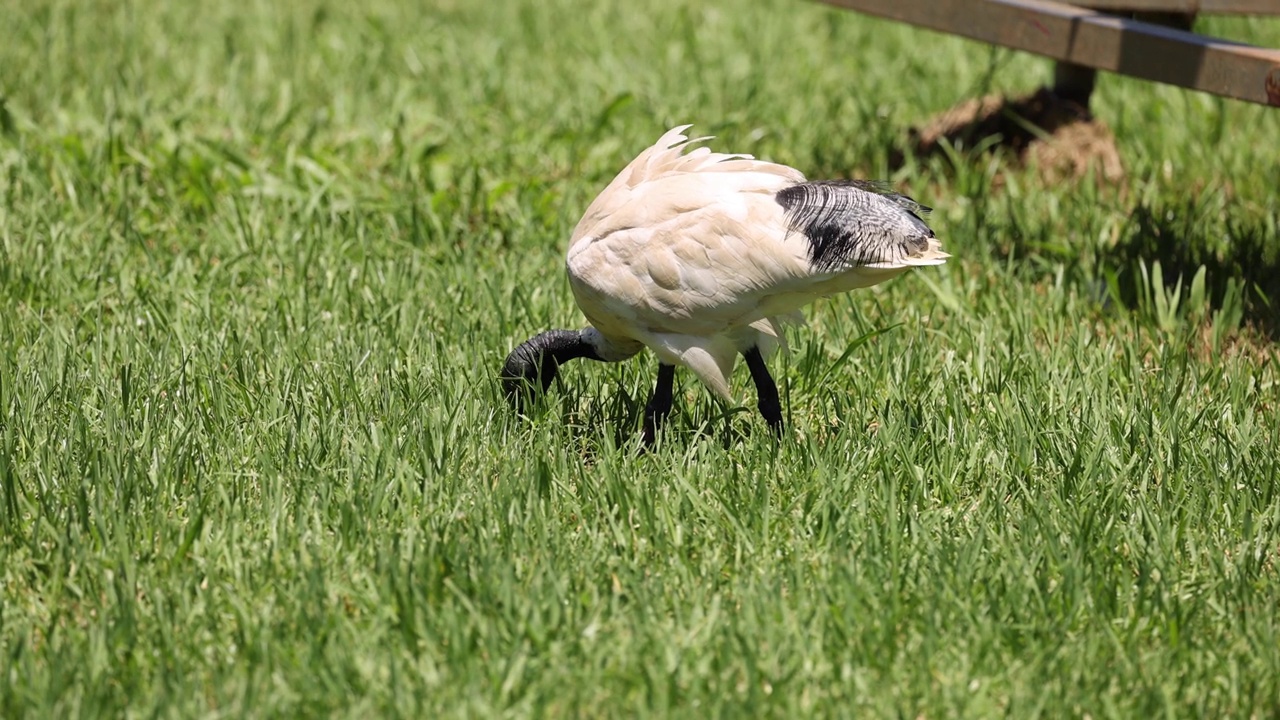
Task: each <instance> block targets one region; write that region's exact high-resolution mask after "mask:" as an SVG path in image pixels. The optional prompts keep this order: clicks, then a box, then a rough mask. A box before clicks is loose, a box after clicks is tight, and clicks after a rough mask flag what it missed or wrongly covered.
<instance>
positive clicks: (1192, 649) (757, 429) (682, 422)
mask: <svg viewBox="0 0 1280 720" xmlns="http://www.w3.org/2000/svg"><path fill="white" fill-rule="evenodd" d="M1199 29H1201V30H1206V31H1208V32H1211V33H1215V34H1220V35H1224V36H1229V37H1232V38H1234V39H1239V40H1244V41H1249V42H1254V43H1257V44H1262V45H1268V46H1271V47H1280V19H1276V20H1255V21H1248V20H1242V19H1234V20H1233V19H1209V20H1207V21H1204V22H1202V23H1201V25H1200V26H1199ZM1049 72H1050V66H1049V64H1048V63H1047V62H1045V61H1042V60H1039V59H1035V58H1032V57H1029V56H1026V55H1020V54H1016V53H1012V52H1006V51H994V50H991V49H990V48H988V47H986V46H983V45H978V44H974V43H969V42H965V41H961V40H958V39H954V38H949V37H944V36H941V35H936V34H932V33H926V32H923V31H918V30H914V29H911V28H908V27H904V26H899V25H895V24H891V23H886V22H880V21H875V20H871V19H868V18H865V17H861V16H857V15H854V14H850V13H844V12H840V11H838V10H834V9H830V8H827V7H824V6H818V5H815V4H809V3H806V2H800V1H799V0H768V1H765V2H760V1H758V0H704V1H699V2H694V1H692V0H653V1H652V2H645V3H638V2H617V1H614V0H607V1H604V2H591V3H587V2H572V1H570V0H510V1H503V2H485V3H470V2H460V1H456V0H434V1H432V0H429V1H428V2H427V3H410V2H404V1H403V0H368V1H367V2H364V3H339V2H333V1H332V0H298V1H297V2H285V3H269V2H262V1H251V2H233V1H232V0H210V1H209V2H200V3H197V2H165V1H164V0H124V1H123V2H106V1H105V0H91V1H87V2H77V1H75V0H0V198H2V200H0V408H2V414H0V658H2V660H0V716H4V717H6V718H18V717H102V716H105V717H120V716H126V717H217V716H229V717H242V716H247V717H298V716H337V717H385V716H408V717H508V716H509V717H529V716H536V717H575V716H590V717H626V716H676V717H743V716H764V717H780V718H795V717H807V716H861V717H885V716H897V717H928V718H938V717H990V716H995V715H1008V716H1012V717H1020V718H1021V717H1034V716H1050V717H1055V716H1081V717H1083V716H1089V717H1093V718H1101V717H1155V716H1181V717H1274V716H1275V715H1277V714H1278V713H1280V570H1278V569H1277V560H1278V558H1280V451H1277V448H1278V447H1280V409H1278V405H1280V370H1278V368H1277V361H1278V360H1280V353H1278V352H1277V347H1278V346H1277V345H1276V342H1277V337H1278V331H1277V323H1276V322H1275V316H1276V315H1275V313H1276V312H1277V304H1278V302H1280V281H1277V278H1278V277H1280V228H1278V222H1280V221H1278V220H1277V218H1278V217H1280V190H1277V188H1280V152H1277V148H1280V110H1275V109H1268V108H1261V107H1255V106H1250V105H1246V104H1243V103H1236V102H1230V101H1225V100H1219V99H1216V98H1213V97H1210V96H1206V95H1200V94H1196V93H1189V92H1185V91H1182V90H1177V89H1173V88H1168V87H1161V86H1153V85H1149V84H1146V83H1142V82H1139V81H1135V80H1129V79H1124V78H1118V77H1115V76H1104V77H1103V78H1102V79H1101V82H1100V84H1099V89H1098V94H1097V96H1096V98H1095V104H1094V107H1095V110H1096V111H1097V113H1098V115H1099V116H1100V117H1101V118H1103V119H1104V120H1105V121H1106V122H1107V123H1108V124H1109V125H1110V126H1111V128H1112V129H1113V130H1114V132H1115V134H1116V136H1117V138H1118V139H1119V146H1120V152H1121V157H1122V160H1123V163H1124V167H1125V171H1126V176H1125V178H1124V180H1123V181H1120V182H1117V183H1099V182H1095V181H1093V180H1092V179H1091V178H1085V179H1083V180H1080V181H1078V182H1047V181H1045V180H1042V179H1041V176H1040V175H1039V174H1038V172H1037V171H1036V169H1035V168H1027V167H1022V166H1020V165H1019V164H1018V163H1017V162H1015V160H1014V159H1013V158H1011V157H1009V156H1008V155H1005V154H999V153H997V154H990V153H984V152H981V151H980V148H978V149H975V148H967V147H958V148H954V149H953V150H952V151H949V152H947V153H943V154H939V155H933V156H930V157H921V156H915V155H913V154H911V153H908V154H907V156H906V157H905V158H904V159H903V160H902V161H901V162H898V161H896V151H897V149H899V148H901V147H903V146H904V143H905V141H906V138H907V137H908V133H909V129H910V128H911V127H913V126H915V125H918V124H920V123H923V122H925V121H926V120H927V119H928V118H929V117H931V116H932V115H934V114H936V113H938V112H940V111H942V110H944V109H946V108H948V107H950V106H952V105H954V104H956V103H958V102H960V101H962V100H964V99H966V98H969V97H974V96H977V95H981V94H983V93H987V92H1008V93H1014V94H1018V93H1022V92H1025V91H1028V90H1030V89H1033V88H1034V87H1035V86H1036V85H1037V84H1038V83H1040V82H1042V81H1044V80H1045V79H1046V78H1047V77H1048V76H1049ZM685 122H692V123H696V124H697V125H696V127H695V128H694V130H695V131H699V132H701V133H706V134H714V135H717V136H718V138H717V140H715V141H714V145H715V147H716V148H717V149H722V150H731V151H739V152H750V153H754V154H756V155H758V156H761V157H766V158H769V159H772V160H777V161H781V162H785V163H788V164H792V165H794V166H796V167H798V168H800V169H801V170H803V171H804V172H805V173H806V174H808V175H809V176H810V177H815V178H816V177H882V178H887V179H889V180H891V181H892V182H893V183H894V184H895V185H896V186H897V187H899V188H900V189H902V190H904V191H907V192H910V193H911V194H913V195H915V196H916V197H917V198H918V199H920V200H921V201H922V202H925V203H926V204H928V205H932V206H934V207H935V208H936V210H935V212H934V214H933V216H932V223H933V226H934V228H935V229H936V231H937V233H938V235H939V236H940V237H941V238H943V240H944V242H945V244H946V248H947V249H948V250H949V251H950V252H951V253H952V254H953V256H954V257H953V259H952V260H951V261H950V262H949V263H948V264H947V265H946V266H944V267H942V268H928V269H925V270H922V271H918V272H914V273H912V274H909V275H906V276H903V277H901V278H899V279H897V280H894V281H893V282H891V283H889V284H886V285H884V286H880V287H877V288H874V289H871V290H866V291H860V292H857V293H854V294H851V295H847V296H841V297H837V298H833V299H831V300H829V301H824V302H821V303H818V304H817V305H815V306H814V307H812V308H811V309H810V311H809V313H808V316H809V326H808V327H807V328H804V329H800V330H797V331H795V332H794V333H792V335H791V338H790V339H791V352H790V354H789V355H787V356H786V357H778V358H776V359H775V360H774V362H773V363H772V365H773V369H774V374H775V376H776V377H777V378H778V380H779V385H780V387H781V388H782V394H783V404H784V412H785V414H786V415H787V417H788V420H789V423H790V424H789V430H788V433H787V436H786V438H785V439H784V440H783V441H782V442H781V443H775V441H774V439H773V437H772V436H771V435H770V433H769V432H768V430H767V427H766V426H765V425H764V423H763V422H762V421H761V420H760V418H759V417H758V416H757V415H756V414H755V413H754V404H755V403H754V393H753V390H752V386H751V384H750V380H749V377H748V375H747V373H746V371H745V369H743V368H741V367H740V368H739V372H738V374H737V376H736V377H735V387H736V388H737V389H738V391H739V392H740V397H741V398H742V405H741V406H740V407H736V408H726V407H725V406H723V405H722V404H720V403H718V402H716V401H715V400H713V399H712V398H711V396H710V394H709V393H708V392H707V391H706V390H705V389H704V388H702V387H701V386H700V385H698V384H697V382H696V381H695V380H694V379H693V378H692V376H691V374H689V373H687V372H682V373H679V374H678V376H677V377H678V386H677V400H676V414H675V415H674V416H673V418H672V422H671V424H670V427H669V429H668V432H666V434H665V435H664V436H663V437H662V439H661V443H660V446H659V448H658V449H657V451H656V452H653V453H649V454H645V455H639V454H637V452H636V449H637V440H638V432H639V423H640V416H641V412H642V409H643V404H644V400H645V397H646V395H647V393H648V392H649V391H650V389H651V387H652V384H653V380H654V376H655V370H656V361H655V360H654V359H653V356H652V355H644V356H641V358H640V359H637V360H635V361H632V362H630V363H627V364H622V365H603V364H596V363H580V364H575V365H570V366H566V368H565V372H564V373H563V375H562V380H561V381H559V382H558V383H557V385H556V387H554V388H553V389H552V391H551V392H550V393H549V394H548V395H547V397H546V398H545V399H544V401H543V402H541V403H540V404H539V405H538V406H537V407H536V408H534V409H533V410H532V411H531V412H530V417H528V418H519V417H516V416H515V415H513V413H512V412H511V411H509V410H508V409H507V407H506V405H505V403H504V402H503V398H502V395H501V393H500V390H499V387H498V383H497V371H498V368H499V367H500V366H501V363H502V360H503V358H504V357H505V355H506V353H507V352H508V351H509V350H510V349H511V348H512V347H514V345H515V344H516V343H518V342H520V341H522V340H524V339H525V338H527V337H529V336H530V335H533V334H534V333H536V332H539V331H541V330H545V329H548V328H551V327H580V326H581V325H582V323H583V322H584V321H583V319H582V318H581V316H580V314H579V313H578V311H577V310H576V308H575V306H574V304H573V299H572V296H571V293H570V291H569V287H568V283H567V282H566V280H565V277H564V271H563V264H564V260H563V255H564V250H565V247H566V244H567V241H568V238H569V234H570V232H571V230H572V228H573V225H574V224H575V223H576V222H577V219H578V217H579V216H580V214H581V213H582V211H583V209H584V208H585V207H586V204H587V203H588V202H589V201H590V200H591V198H592V197H593V195H594V194H595V193H596V192H598V191H599V190H600V189H601V188H602V187H603V186H604V185H605V184H606V183H607V182H608V181H609V179H610V178H611V177H612V176H613V175H614V173H616V172H617V171H618V170H619V169H620V168H621V167H622V166H623V165H624V164H625V163H626V162H627V161H628V160H629V159H630V158H631V157H632V156H634V154H635V153H636V152H638V151H639V150H640V149H642V148H643V147H645V146H647V145H648V144H649V143H651V142H653V140H655V139H656V138H657V137H658V135H660V134H661V133H662V131H663V130H665V129H666V128H668V127H670V126H672V125H676V124H680V123H685ZM1157 261H1158V263H1159V269H1157ZM1200 267H1204V268H1205V270H1204V274H1203V275H1201V276H1200V280H1199V281H1198V282H1197V281H1194V278H1195V276H1196V273H1197V270H1198V269H1199V268H1200Z"/></svg>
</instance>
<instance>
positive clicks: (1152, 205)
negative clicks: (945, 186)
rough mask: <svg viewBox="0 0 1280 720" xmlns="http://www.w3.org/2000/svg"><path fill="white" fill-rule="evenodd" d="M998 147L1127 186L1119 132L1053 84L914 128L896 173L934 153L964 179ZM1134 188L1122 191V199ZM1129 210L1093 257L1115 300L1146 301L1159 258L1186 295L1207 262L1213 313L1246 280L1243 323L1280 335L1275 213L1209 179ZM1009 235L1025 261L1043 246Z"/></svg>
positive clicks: (894, 163) (1041, 164)
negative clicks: (1145, 283) (1146, 282)
mask: <svg viewBox="0 0 1280 720" xmlns="http://www.w3.org/2000/svg"><path fill="white" fill-rule="evenodd" d="M992 152H997V153H1000V152H1003V153H1008V154H1009V157H1010V159H1011V160H1012V161H1013V162H1014V164H1015V167H1018V166H1031V167H1034V168H1035V170H1036V171H1037V172H1038V174H1039V175H1040V178H1041V180H1042V181H1044V182H1047V183H1055V182H1059V181H1063V180H1066V181H1069V182H1079V181H1085V180H1086V179H1087V178H1088V177H1090V176H1092V178H1093V180H1094V181H1095V182H1098V183H1099V186H1100V187H1103V186H1105V187H1112V188H1116V187H1122V186H1123V183H1124V180H1123V178H1124V171H1123V168H1121V166H1120V160H1119V154H1118V152H1117V150H1116V147H1115V142H1114V138H1113V136H1112V135H1111V133H1110V131H1109V130H1108V129H1107V128H1106V126H1105V125H1103V124H1101V123H1100V122H1098V121H1096V120H1094V119H1093V118H1092V116H1091V115H1090V114H1089V112H1088V110H1087V109H1086V108H1084V107H1082V106H1080V105H1077V104H1076V103H1073V102H1071V101H1069V100H1064V99H1061V98H1058V97H1057V96H1056V95H1054V93H1053V92H1052V91H1050V90H1048V89H1044V88H1042V89H1040V90H1039V91H1037V92H1035V93H1032V94H1030V95H1028V96H1025V97H1023V98H1010V99H1005V98H1001V97H999V96H995V95H992V96H987V97H984V98H982V99H978V100H969V101H966V102H964V103H962V104H961V105H958V106H956V107H955V108H953V109H952V110H949V111H947V112H945V113H943V114H942V115H939V116H938V117H937V118H934V119H932V120H930V121H929V122H928V123H926V124H925V125H924V126H923V128H913V129H912V131H911V134H910V135H909V136H908V137H907V138H906V139H905V142H904V143H903V145H902V147H900V148H898V149H896V150H895V151H894V152H893V153H892V154H891V157H890V163H891V167H892V168H893V169H894V170H897V169H899V168H901V167H902V166H903V164H904V163H905V162H906V160H907V158H908V157H913V158H915V159H916V160H917V161H918V162H920V163H921V164H922V165H923V164H932V165H934V166H939V164H938V163H929V162H928V161H929V159H930V158H934V157H936V156H946V160H945V161H944V162H942V163H941V164H940V167H943V168H946V167H948V166H952V168H953V171H954V172H956V173H957V174H956V177H959V176H963V175H964V174H965V172H964V171H963V170H961V169H960V168H958V167H955V164H956V163H960V164H962V165H968V164H970V163H973V167H975V168H976V167H977V165H976V163H977V162H978V161H979V160H980V158H984V157H986V156H988V155H989V153H992ZM1007 170H1008V168H1006V169H1005V170H1002V171H1001V172H998V173H996V175H995V177H993V178H992V180H991V182H990V184H989V186H988V188H989V190H990V191H992V192H999V191H1000V188H1001V187H1002V186H1003V182H1002V180H1001V174H1002V173H1003V172H1006V171H1007ZM944 172H947V171H945V170H944ZM948 174H950V173H948ZM1127 194H1128V193H1127V192H1126V190H1123V189H1122V190H1121V191H1120V197H1121V198H1123V197H1124V196H1125V195H1127ZM1129 213H1130V215H1129V219H1128V222H1127V223H1126V225H1125V227H1124V229H1123V232H1122V233H1121V234H1120V240H1119V242H1118V243H1117V244H1116V245H1115V246H1113V247H1112V248H1110V249H1107V250H1101V251H1099V253H1100V254H1099V255H1098V256H1096V257H1095V258H1094V259H1095V261H1096V262H1095V263H1093V270H1092V272H1094V273H1096V275H1098V276H1099V277H1101V276H1105V275H1108V274H1110V275H1112V276H1114V277H1115V280H1116V283H1115V286H1114V288H1113V295H1116V296H1117V297H1114V298H1113V299H1114V300H1116V301H1118V302H1120V303H1121V304H1123V305H1124V306H1125V307H1127V308H1130V309H1134V308H1137V307H1139V306H1140V304H1141V298H1140V294H1141V292H1142V281H1141V276H1142V271H1141V269H1140V266H1143V265H1145V266H1146V267H1148V268H1149V267H1151V266H1152V265H1153V264H1154V263H1155V262H1159V263H1160V266H1161V268H1162V270H1163V277H1164V280H1165V285H1166V288H1164V289H1169V290H1171V289H1172V288H1173V287H1174V286H1175V285H1176V284H1177V282H1178V279H1179V278H1181V279H1182V288H1183V294H1184V296H1185V295H1186V293H1187V291H1188V288H1189V286H1190V284H1191V280H1192V278H1193V277H1194V276H1195V274H1196V273H1197V271H1198V270H1199V269H1200V267H1202V266H1203V267H1204V268H1205V290H1206V298H1207V301H1208V304H1209V308H1208V309H1212V310H1218V309H1221V308H1222V306H1223V301H1224V298H1225V297H1226V296H1227V294H1228V290H1229V287H1230V285H1231V284H1232V283H1233V282H1234V283H1235V284H1236V285H1238V286H1239V285H1242V286H1243V288H1244V302H1243V311H1244V313H1243V321H1244V323H1245V324H1247V325H1249V326H1251V327H1253V328H1254V329H1255V330H1256V331H1257V332H1258V333H1259V334H1260V335H1261V336H1262V337H1263V338H1264V339H1266V340H1268V341H1272V342H1275V341H1277V340H1280V231H1278V230H1277V221H1276V219H1275V218H1271V217H1268V216H1267V214H1266V212H1265V211H1258V210H1257V209H1255V208H1248V207H1247V206H1244V205H1242V204H1241V203H1240V202H1238V201H1236V200H1235V199H1234V198H1233V197H1232V194H1231V193H1230V191H1226V190H1223V189H1221V188H1213V187H1212V186H1209V187H1206V186H1205V183H1203V182H1197V183H1190V182H1184V183H1183V184H1181V185H1174V186H1172V187H1169V188H1165V189H1163V190H1162V192H1161V193H1159V194H1156V196H1155V197H1153V198H1150V199H1145V198H1144V199H1138V200H1136V204H1134V205H1133V206H1132V208H1130V210H1129ZM1009 241H1010V242H1011V243H1012V248H1011V249H1012V250H1013V252H1014V254H1015V255H1016V256H1017V257H1022V258H1025V257H1036V256H1038V255H1041V254H1042V252H1043V249H1042V248H1040V247H1039V246H1037V245H1036V244H1035V243H1033V242H1028V241H1027V239H1026V238H1024V237H1022V236H1019V235H1016V234H1015V235H1014V236H1013V237H1010V238H1009ZM1006 250H1007V249H1006ZM996 252H997V253H999V254H1000V255H1002V256H1004V255H1006V254H1007V252H1006V251H1002V250H997V251H996ZM1002 259H1006V258H1004V257H1002ZM1061 259H1064V260H1067V261H1068V262H1070V260H1069V259H1067V258H1061ZM1078 259H1079V258H1078V257H1077V260H1078Z"/></svg>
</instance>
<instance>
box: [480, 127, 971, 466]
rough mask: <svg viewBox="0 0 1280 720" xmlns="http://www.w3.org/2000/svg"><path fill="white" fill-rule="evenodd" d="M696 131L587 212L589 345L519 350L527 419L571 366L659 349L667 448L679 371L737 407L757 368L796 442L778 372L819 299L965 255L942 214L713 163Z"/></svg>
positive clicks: (653, 410)
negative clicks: (777, 362) (737, 372)
mask: <svg viewBox="0 0 1280 720" xmlns="http://www.w3.org/2000/svg"><path fill="white" fill-rule="evenodd" d="M690 127H692V126H690V125H682V126H680V127H676V128H673V129H671V130H669V131H668V132H666V133H665V134H663V135H662V137H660V138H659V139H658V141H657V142H656V143H654V145H653V146H652V147H649V148H648V149H646V150H644V151H643V152H641V153H640V155H639V156H637V157H636V159H634V160H632V161H631V163H630V164H628V165H627V166H626V167H625V168H623V170H622V172H621V173H619V174H618V176H617V177H616V178H614V179H613V181H612V182H610V183H609V185H608V187H606V188H605V189H604V191H603V192H601V193H600V195H599V196H598V197H596V199H595V200H594V201H593V202H592V203H591V205H590V206H588V207H587V211H586V213H585V214H584V215H583V216H582V220H581V221H579V222H578V225H577V227H576V228H575V229H574V231H573V236H572V237H571V238H570V240H569V250H568V254H567V256H566V261H565V266H566V269H567V270H568V274H569V283H570V286H571V288H572V290H573V296H574V299H575V300H576V301H577V304H578V307H579V309H581V311H582V314H583V315H585V316H586V318H587V321H588V322H589V323H590V324H589V325H588V326H587V327H586V328H585V329H582V330H549V331H547V332H543V333H541V334H539V335H535V336H534V337H532V338H530V339H528V340H526V341H525V342H523V343H521V344H520V345H519V346H518V347H516V348H515V349H514V350H513V351H512V352H511V354H510V355H508V356H507V359H506V362H505V364H504V365H503V367H502V371H501V381H502V386H503V392H504V394H505V395H506V397H507V398H508V401H509V402H511V404H512V405H513V406H514V407H515V408H517V409H518V410H519V409H522V408H523V407H524V403H525V402H526V401H527V399H528V398H530V397H532V396H533V395H534V394H536V393H540V392H545V391H546V390H547V388H549V387H550V385H551V383H552V382H553V381H554V380H555V378H556V376H557V373H558V371H559V368H560V366H561V365H563V364H564V363H566V362H568V361H570V360H573V359H577V358H588V359H591V360H598V361H602V362H621V361H623V360H627V359H629V358H632V357H634V356H635V355H637V354H638V353H639V352H640V351H641V350H643V349H644V348H649V349H650V350H652V351H653V352H654V354H655V355H657V357H658V379H657V385H656V386H655V387H654V390H653V394H652V396H650V398H649V401H648V404H647V405H646V406H645V410H644V426H643V442H644V443H645V445H646V446H647V445H651V444H652V443H653V442H654V439H655V437H656V436H657V433H658V431H659V428H660V427H661V425H662V423H663V421H664V420H665V419H666V418H667V417H668V416H669V414H670V413H671V408H672V402H673V401H672V393H673V383H674V379H675V370H676V368H677V367H683V368H687V369H689V370H690V371H692V372H693V374H694V375H696V376H697V377H698V379H699V380H701V381H702V382H703V383H704V384H705V385H706V386H707V387H708V388H709V389H710V390H711V391H712V392H714V393H715V394H716V395H718V396H720V397H721V398H723V399H725V400H726V401H728V402H730V403H732V402H734V397H733V394H732V392H731V391H730V388H729V378H730V375H731V373H732V372H733V368H734V365H735V363H736V361H737V357H738V356H739V355H741V356H742V357H743V359H744V360H745V361H746V364H747V368H748V369H749V370H750V371H751V379H752V381H753V382H754V383H755V387H756V394H757V407H758V408H759V410H760V414H761V415H762V416H763V417H764V420H765V422H767V423H768V425H769V426H770V428H771V429H772V430H773V431H774V432H775V433H778V434H781V432H782V428H783V419H782V407H781V404H780V402H779V399H778V388H777V384H776V383H775V382H774V379H773V376H772V375H770V374H769V368H768V366H767V365H766V360H767V358H769V357H770V356H771V355H772V353H773V352H774V351H775V350H776V349H777V348H778V347H779V346H781V347H784V348H785V336H784V334H783V327H784V326H785V325H788V324H800V323H803V322H804V319H803V316H802V315H801V314H800V310H801V309H802V308H804V307H805V306H806V305H808V304H809V303H811V302H813V301H814V300H816V299H818V298H822V297H826V296H830V295H834V294H837V293H843V292H847V291H850V290H854V289H857V288H863V287H868V286H871V285H876V284H878V283H882V282H884V281H886V280H888V279H890V278H892V277H894V276H896V275H899V274H901V273H903V272H905V271H906V270H908V269H910V268H913V267H918V266H923V265H941V264H942V263H944V262H946V259H947V258H948V257H949V255H948V254H947V253H945V252H943V250H942V246H941V243H940V242H939V241H938V239H937V238H936V237H935V235H934V233H933V231H932V230H931V229H930V228H929V226H928V225H927V224H926V223H925V220H924V218H925V216H926V215H927V214H928V212H929V208H927V207H924V206H923V205H921V204H919V203H917V202H916V201H915V200H912V199H911V198H910V197H907V196H905V195H902V194H899V193H896V192H893V191H892V190H891V188H890V187H889V186H888V185H887V184H885V183H880V182H869V181H864V180H819V181H811V180H807V179H806V178H805V177H804V175H803V174H802V173H801V172H800V171H798V170H796V169H794V168H791V167H787V166H786V165H780V164H777V163H772V162H766V161H763V160H757V159H756V158H754V157H753V156H751V155H743V154H726V153H718V152H712V151H711V150H710V149H709V148H707V147H705V146H704V145H701V143H703V142H704V141H706V140H710V139H711V138H709V137H701V138H694V139H690V138H689V137H688V136H686V135H685V131H686V130H688V129H689V128H690Z"/></svg>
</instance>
